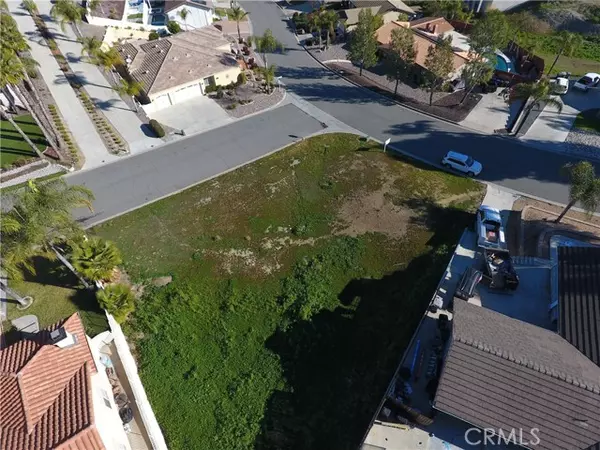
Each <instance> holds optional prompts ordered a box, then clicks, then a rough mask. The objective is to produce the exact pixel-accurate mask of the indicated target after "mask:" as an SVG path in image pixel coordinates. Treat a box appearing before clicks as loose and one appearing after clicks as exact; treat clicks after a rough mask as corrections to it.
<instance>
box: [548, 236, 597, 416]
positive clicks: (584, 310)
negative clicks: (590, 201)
mask: <svg viewBox="0 0 600 450" xmlns="http://www.w3.org/2000/svg"><path fill="white" fill-rule="evenodd" d="M558 289H559V300H558V304H559V306H558V307H559V314H558V332H559V333H560V335H561V336H562V337H563V338H565V339H566V340H567V341H569V342H570V343H571V344H573V345H574V346H575V347H577V349H578V350H579V351H580V352H581V353H583V354H584V355H586V356H587V357H588V358H589V359H591V360H592V361H593V362H594V363H596V364H597V365H598V366H600V248H598V247H562V246H561V247H558ZM599 414H600V413H599Z"/></svg>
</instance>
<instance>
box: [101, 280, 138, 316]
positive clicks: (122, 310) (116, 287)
mask: <svg viewBox="0 0 600 450" xmlns="http://www.w3.org/2000/svg"><path fill="white" fill-rule="evenodd" d="M96 299H97V300H98V304H99V305H100V307H102V308H104V309H105V310H106V311H108V313H109V314H112V316H113V317H114V318H115V320H116V321H117V322H118V323H123V322H124V321H125V319H126V318H127V315H128V314H129V313H131V312H133V309H134V299H135V297H134V295H133V292H132V291H131V288H130V287H129V286H127V285H125V284H109V285H108V286H106V287H105V288H104V289H101V290H99V291H98V292H97V293H96Z"/></svg>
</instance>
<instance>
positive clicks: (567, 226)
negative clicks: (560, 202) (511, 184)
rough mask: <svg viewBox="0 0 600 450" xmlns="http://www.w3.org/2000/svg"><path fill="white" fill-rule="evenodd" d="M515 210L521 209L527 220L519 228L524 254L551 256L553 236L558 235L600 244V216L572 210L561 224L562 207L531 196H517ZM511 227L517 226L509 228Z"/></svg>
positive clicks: (521, 250) (521, 247) (523, 220)
mask: <svg viewBox="0 0 600 450" xmlns="http://www.w3.org/2000/svg"><path fill="white" fill-rule="evenodd" d="M513 210H515V211H518V212H520V214H521V219H522V222H523V223H522V227H520V230H518V231H517V233H518V235H519V242H520V249H519V250H520V251H519V253H520V254H523V255H528V256H539V257H547V256H548V244H549V240H550V238H551V237H552V236H554V235H562V236H567V237H572V238H574V239H577V240H581V241H584V242H589V243H592V244H598V245H600V217H598V216H592V217H590V216H588V215H586V214H584V213H581V212H578V211H573V210H571V211H569V212H568V213H567V214H566V215H565V217H563V219H562V221H561V222H560V223H558V224H557V223H554V220H555V219H556V218H557V217H558V216H559V214H560V213H561V212H562V207H560V206H556V205H552V204H550V203H545V202H540V201H537V200H532V199H528V198H521V199H519V200H517V201H516V202H515V204H514V205H513ZM510 226H511V225H510V224H509V227H510ZM511 231H513V232H514V231H515V230H514V229H513V230H510V231H509V232H511Z"/></svg>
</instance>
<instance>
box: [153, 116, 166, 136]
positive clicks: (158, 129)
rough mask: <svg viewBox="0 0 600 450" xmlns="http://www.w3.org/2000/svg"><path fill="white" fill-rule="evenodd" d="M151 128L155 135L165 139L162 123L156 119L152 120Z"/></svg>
mask: <svg viewBox="0 0 600 450" xmlns="http://www.w3.org/2000/svg"><path fill="white" fill-rule="evenodd" d="M149 124H150V127H151V128H152V130H153V131H154V133H156V135H157V136H158V137H159V138H161V137H165V130H164V128H163V127H162V125H161V124H160V123H158V121H157V120H155V119H150V122H149Z"/></svg>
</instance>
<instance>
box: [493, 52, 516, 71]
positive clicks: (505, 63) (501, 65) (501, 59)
mask: <svg viewBox="0 0 600 450" xmlns="http://www.w3.org/2000/svg"><path fill="white" fill-rule="evenodd" d="M496 70H502V71H504V72H515V65H514V64H513V62H512V61H511V60H510V59H509V57H508V56H506V55H505V54H504V53H500V54H498V53H496Z"/></svg>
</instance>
